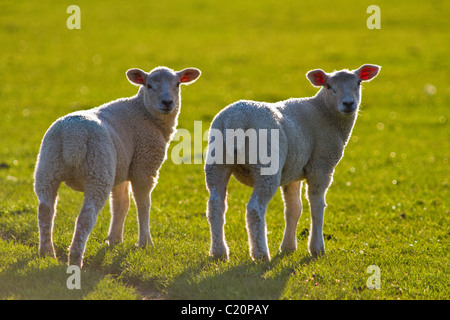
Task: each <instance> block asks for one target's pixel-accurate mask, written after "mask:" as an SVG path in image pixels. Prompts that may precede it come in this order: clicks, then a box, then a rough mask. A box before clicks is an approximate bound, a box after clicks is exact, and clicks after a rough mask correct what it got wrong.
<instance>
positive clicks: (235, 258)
mask: <svg viewBox="0 0 450 320" xmlns="http://www.w3.org/2000/svg"><path fill="white" fill-rule="evenodd" d="M71 4H76V5H78V6H79V7H80V10H81V15H80V17H81V23H80V26H81V29H73V30H71V29H68V28H67V26H66V21H67V19H68V18H69V16H70V14H69V13H67V12H66V9H67V7H68V6H69V5H71ZM372 4H376V5H378V6H379V8H380V17H381V25H380V26H381V28H380V29H369V28H368V27H367V25H366V21H367V19H368V18H369V17H370V14H368V13H367V12H366V9H367V7H368V6H369V5H372ZM0 12H1V13H0V16H1V19H0V47H1V48H2V49H1V50H0V70H1V82H0V299H237V300H239V299H268V300H270V299H274V300H278V299H281V300H285V299H292V300H301V299H330V300H331V299H350V300H354V299H361V300H362V299H370V300H374V299H380V300H396V299H405V300H417V299H426V300H428V299H433V300H444V299H449V298H450V259H449V258H450V254H449V237H450V228H449V223H450V218H449V216H450V215H449V213H450V205H449V204H450V203H449V198H450V195H449V190H448V189H449V186H448V183H449V177H450V167H449V159H448V158H449V156H450V127H449V120H450V111H449V110H450V109H449V106H450V82H449V76H448V72H449V70H450V59H449V58H448V57H449V54H450V23H449V22H448V17H447V15H446V14H445V12H450V3H449V2H448V1H438V0H436V1H405V0H400V1H395V2H392V1H387V0H377V1H376V3H373V2H372V1H366V0H363V1H358V2H351V1H334V2H330V1H321V2H309V1H290V0H288V1H274V0H260V1H237V0H229V1H206V0H189V1H174V0H169V1H135V0H131V1H125V2H120V3H119V2H117V3H116V2H111V1H104V0H100V1H95V2H93V1H86V0H78V1H76V3H74V2H72V1H58V2H57V3H56V2H55V1H49V0H41V1H29V0H27V1H10V0H5V1H1V2H0ZM364 63H373V64H378V65H381V66H382V69H381V72H380V74H379V76H378V77H377V78H376V79H374V80H373V81H372V82H370V83H366V84H364V90H363V95H362V106H361V112H360V115H359V117H358V120H357V123H356V126H355V128H354V130H353V135H352V138H351V139H350V142H349V144H348V145H347V147H346V151H345V156H344V158H343V159H342V161H341V162H340V163H339V165H338V166H337V168H336V172H335V175H334V182H333V184H332V186H331V188H330V189H329V191H328V193H327V203H328V207H327V209H326V212H325V223H324V233H325V235H326V236H325V246H326V251H327V253H326V255H325V256H322V257H320V258H317V259H313V258H311V257H310V255H309V253H308V250H307V237H308V233H309V228H310V214H309V208H308V202H307V199H306V198H305V197H304V196H303V206H304V210H303V214H302V216H301V218H300V221H299V225H298V230H297V235H298V250H297V251H296V252H294V253H292V254H281V253H279V252H278V248H279V245H280V243H281V239H282V235H283V229H284V215H283V203H282V199H281V195H280V192H278V193H277V194H276V196H275V197H274V198H273V200H272V201H271V203H270V204H269V209H268V211H267V214H266V221H267V228H268V239H269V247H270V252H271V256H272V260H271V261H270V262H253V261H252V260H251V259H250V256H249V252H248V242H247V234H246V229H245V220H244V214H245V205H246V203H247V201H248V199H249V196H250V193H251V189H250V188H248V187H245V186H243V185H242V184H239V183H238V182H237V181H236V180H234V179H231V182H230V184H229V192H228V193H229V197H228V211H227V215H226V221H227V223H226V225H225V232H226V237H227V241H228V244H229V246H230V260H229V261H215V260H213V259H211V258H210V257H209V256H208V250H209V244H210V243H209V225H208V221H207V218H206V216H205V211H206V201H207V199H208V193H207V190H206V188H205V182H204V173H203V164H194V163H191V164H188V163H182V164H175V163H174V162H173V161H171V158H170V153H171V150H172V148H173V147H174V145H176V144H177V143H178V142H177V141H173V142H172V144H171V147H170V148H169V153H168V154H169V157H168V159H167V161H166V162H165V163H164V164H163V166H162V168H161V170H160V179H159V183H158V185H157V186H156V188H155V189H154V191H153V193H152V208H151V214H150V230H151V233H152V238H153V241H154V244H155V245H154V246H153V247H151V248H145V249H141V248H138V247H136V245H135V244H136V242H137V218H136V208H135V206H134V203H132V205H131V207H130V211H129V213H128V216H127V219H126V224H125V232H124V242H123V243H122V244H119V245H115V246H113V247H109V246H108V245H107V244H106V243H105V238H106V237H107V232H108V227H109V220H110V213H109V204H106V206H105V208H104V209H103V210H102V212H101V213H100V215H99V217H98V220H97V224H96V227H95V228H94V230H93V232H92V234H91V236H90V238H89V241H88V243H87V248H86V254H85V267H84V268H83V269H82V271H81V289H72V290H70V289H68V287H67V286H66V281H67V279H68V277H69V275H70V274H68V273H67V272H66V271H67V255H68V250H67V248H68V247H69V245H70V242H71V239H72V235H73V229H74V222H75V219H76V217H77V215H78V212H79V210H80V208H81V204H82V199H83V195H82V194H81V193H77V192H75V191H73V190H71V189H69V188H68V187H67V186H65V185H62V186H61V189H60V192H59V204H58V212H57V216H56V219H55V227H54V243H55V249H56V253H57V259H51V258H47V257H39V255H38V239H39V234H38V228H37V206H38V203H37V199H36V196H35V194H34V192H33V171H34V166H35V161H36V157H37V154H38V151H39V146H40V141H41V139H42V137H43V135H44V133H45V131H46V130H47V128H48V127H49V126H50V124H51V123H52V122H53V121H55V120H56V119H57V118H59V117H61V116H63V115H65V114H67V113H69V112H72V111H75V110H81V109H88V108H92V107H95V106H98V105H100V104H102V103H105V102H108V101H111V100H113V99H116V98H119V97H125V96H131V95H134V94H135V93H136V92H137V88H136V87H134V86H132V85H130V83H129V82H128V81H127V79H126V77H125V71H126V70H127V69H129V68H133V67H138V68H141V69H144V70H147V71H149V70H151V69H153V68H154V67H156V66H159V65H165V66H168V67H171V68H173V69H176V70H181V69H182V68H185V67H197V68H199V69H200V70H202V76H201V78H200V79H199V80H198V81H197V82H196V83H195V84H193V85H192V86H189V87H184V88H183V90H182V109H181V114H180V117H179V126H178V127H179V128H184V129H187V130H189V131H190V132H193V130H194V121H201V123H202V129H203V130H207V129H208V127H209V125H210V122H211V120H212V119H213V117H214V115H215V114H216V113H217V112H218V111H219V110H221V109H222V108H224V107H225V106H227V105H228V104H230V103H232V102H234V101H236V100H239V99H253V100H261V101H268V102H275V101H279V100H284V99H287V98H290V97H304V96H311V95H314V94H315V92H316V90H317V89H316V88H313V87H312V86H311V85H310V83H309V81H308V80H307V79H306V77H305V74H306V72H307V71H309V70H312V69H317V68H322V69H323V70H325V71H328V72H331V71H333V70H339V69H343V68H348V69H356V68H358V67H359V66H361V65H362V64H364ZM203 146H204V147H205V146H206V144H205V143H203ZM195 156H197V157H198V156H200V155H199V154H192V160H193V159H194V157H195ZM192 162H193V161H192ZM371 265H375V266H378V267H379V270H380V273H379V275H380V288H379V289H369V288H368V287H367V285H366V283H367V279H368V278H369V277H370V276H371V274H370V273H367V272H366V271H367V269H368V267H369V266H371Z"/></svg>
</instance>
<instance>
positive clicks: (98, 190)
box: [69, 184, 112, 267]
mask: <svg viewBox="0 0 450 320" xmlns="http://www.w3.org/2000/svg"><path fill="white" fill-rule="evenodd" d="M111 188H112V186H108V185H100V184H96V185H95V186H94V185H90V186H88V187H87V188H86V189H85V193H84V202H83V207H82V208H81V212H80V214H79V215H78V218H77V221H76V225H75V233H74V235H73V240H72V244H71V245H70V252H69V265H77V266H80V267H81V266H82V262H83V256H84V251H85V248H86V242H87V240H88V238H89V235H90V233H91V231H92V229H93V228H94V226H95V223H96V221H97V215H98V213H99V212H100V210H101V209H102V208H103V206H104V205H105V202H106V200H107V199H108V196H109V193H110V190H111Z"/></svg>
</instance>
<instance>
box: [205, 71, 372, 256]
mask: <svg viewBox="0 0 450 320" xmlns="http://www.w3.org/2000/svg"><path fill="white" fill-rule="evenodd" d="M380 68H381V67H380V66H377V65H370V64H366V65H363V66H361V67H360V68H359V69H357V70H354V71H348V70H341V71H338V72H333V73H330V74H328V73H325V72H324V71H323V70H320V69H317V70H312V71H309V72H308V73H307V74H306V76H307V78H308V79H309V80H310V82H311V83H312V85H313V86H316V87H321V88H320V90H319V91H318V93H317V94H316V95H315V96H314V97H310V98H302V99H294V98H293V99H288V100H286V101H281V102H277V103H265V102H255V101H238V102H236V103H233V104H231V105H229V106H228V107H226V108H224V109H223V110H221V111H220V112H219V113H218V114H217V115H216V116H215V118H214V119H213V121H212V123H211V128H210V136H209V142H208V150H207V155H206V164H205V176H206V187H207V189H208V191H209V195H210V196H209V200H208V202H207V217H208V221H209V224H210V232H211V247H210V255H211V256H213V257H215V258H225V259H228V258H229V249H228V246H227V244H226V241H225V234H224V225H225V211H226V208H227V204H226V194H227V184H228V181H229V179H230V176H231V175H232V174H233V175H234V176H235V178H236V179H237V180H238V181H240V182H241V183H243V184H245V185H248V186H250V187H253V191H252V194H251V197H250V200H249V202H248V204H247V207H246V227H247V232H248V240H249V247H250V255H251V257H252V259H254V260H270V254H269V250H268V246H267V228H266V222H265V213H266V210H267V205H268V203H269V201H270V200H271V199H272V197H273V196H274V195H275V193H276V191H277V189H278V187H279V186H281V192H282V197H283V200H284V205H285V208H284V215H285V230H284V235H283V240H282V242H281V246H280V250H281V251H294V250H296V249H297V239H296V228H297V223H298V219H299V218H300V215H301V212H302V201H301V188H302V183H303V180H306V183H307V195H308V201H309V204H310V210H311V232H310V236H309V240H308V242H309V252H310V254H311V255H312V256H314V257H317V256H320V255H323V254H324V253H325V245H324V240H323V218H324V210H325V206H326V203H325V194H326V192H327V189H328V187H329V186H330V184H331V182H332V176H333V173H334V168H335V166H336V165H337V164H338V162H339V161H340V159H341V158H342V156H343V153H344V148H345V146H346V144H347V142H348V140H349V138H350V135H351V132H352V129H353V126H354V124H355V120H356V118H357V114H358V109H359V104H360V99H361V98H360V97H361V88H360V83H361V81H370V80H371V79H373V78H374V77H375V76H376V75H377V74H378V72H379V70H380ZM237 130H241V132H243V131H245V133H247V132H249V131H250V130H256V131H257V132H260V134H259V141H258V143H256V142H255V141H253V143H252V142H250V143H248V144H246V145H245V147H244V148H242V145H241V146H239V145H238V146H237V147H236V146H234V149H232V150H229V149H227V150H226V152H225V153H223V157H221V156H220V155H221V154H222V153H220V152H218V150H219V149H220V151H222V150H223V148H226V147H227V145H228V144H226V143H225V141H223V140H222V141H220V138H221V137H227V134H228V136H229V135H230V132H231V133H234V132H235V131H237ZM261 130H263V131H264V132H265V133H267V132H268V130H270V131H271V132H272V135H273V134H274V133H277V134H278V139H277V140H275V142H273V141H272V139H271V140H270V141H268V142H266V144H267V149H268V151H267V154H269V153H272V157H273V156H275V160H277V161H278V163H277V170H276V171H275V172H273V174H263V171H262V169H267V167H268V164H267V162H266V163H263V162H262V161H261V159H258V161H257V162H256V163H251V162H249V159H250V156H252V154H250V155H247V156H245V157H244V158H245V161H241V162H239V161H237V162H236V161H231V162H230V161H225V155H227V156H228V155H230V153H233V152H234V156H235V157H234V159H236V158H238V159H239V156H242V155H241V154H240V153H241V152H248V151H249V150H250V147H252V144H253V148H254V149H253V150H254V151H253V153H255V150H257V149H255V148H256V147H255V146H257V148H259V149H261V148H262V147H261V146H262V144H261V139H264V138H266V139H267V136H265V137H263V136H262V135H261V132H263V131H261ZM245 138H247V139H248V141H249V140H250V138H251V135H250V134H248V135H247V134H246V136H245ZM223 139H224V138H223ZM232 139H233V141H232V142H233V143H234V137H233V138H232ZM241 141H242V140H241ZM233 143H232V144H231V146H233ZM259 151H261V150H259ZM257 153H258V154H260V153H259V152H257ZM234 159H233V160H234Z"/></svg>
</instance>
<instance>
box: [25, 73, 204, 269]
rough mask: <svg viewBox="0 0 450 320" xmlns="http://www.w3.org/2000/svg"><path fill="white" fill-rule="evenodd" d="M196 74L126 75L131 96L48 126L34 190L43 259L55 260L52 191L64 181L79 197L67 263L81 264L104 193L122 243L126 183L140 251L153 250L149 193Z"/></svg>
mask: <svg viewBox="0 0 450 320" xmlns="http://www.w3.org/2000/svg"><path fill="white" fill-rule="evenodd" d="M200 74H201V73H200V70H198V69H195V68H188V69H184V70H182V71H179V72H175V71H173V70H171V69H169V68H166V67H158V68H155V69H153V70H152V71H151V72H149V73H146V72H144V71H142V70H140V69H130V70H128V71H127V72H126V76H127V78H128V80H129V81H130V82H131V83H132V84H134V85H138V86H140V88H139V91H138V93H137V94H136V95H135V96H133V97H130V98H121V99H118V100H115V101H112V102H110V103H107V104H105V105H102V106H100V107H97V108H94V109H91V110H85V111H78V112H74V113H71V114H69V115H67V116H64V117H62V118H60V119H58V120H57V121H56V122H54V123H53V124H52V125H51V126H50V128H49V129H48V131H47V132H46V134H45V136H44V138H43V140H42V144H41V148H40V152H39V156H38V159H37V164H36V171H35V185H34V187H35V192H36V194H37V197H38V199H39V208H38V224H39V233H40V243H39V253H40V254H41V255H46V254H48V255H52V256H55V250H54V247H53V239H52V238H53V237H52V233H53V220H54V216H55V212H56V202H57V192H58V189H59V186H60V184H61V182H63V181H64V182H65V183H66V184H67V185H68V186H69V187H71V188H72V189H74V190H77V191H82V192H84V202H83V207H82V209H81V212H80V214H79V216H78V218H77V222H76V226H75V233H74V236H73V240H72V244H71V246H70V252H69V262H68V263H69V265H78V266H81V265H82V260H83V255H84V250H85V247H86V242H87V239H88V237H89V234H90V232H91V231H92V229H93V227H94V225H95V222H96V219H97V214H98V212H99V211H100V210H101V209H102V208H103V206H104V205H105V202H106V201H107V199H108V196H109V194H110V193H111V225H110V229H109V235H108V242H109V243H110V244H113V243H117V242H121V241H122V232H123V225H124V221H125V217H126V214H127V212H128V209H129V205H130V198H129V185H130V182H131V188H132V192H133V196H134V200H135V202H136V207H137V211H138V221H139V241H138V245H139V246H146V245H147V244H148V245H152V239H151V237H150V230H149V215H150V193H151V191H152V189H153V188H154V186H155V185H156V183H157V180H158V171H159V168H160V167H161V165H162V163H163V162H164V160H165V158H166V151H167V147H168V145H169V142H170V140H171V139H172V137H173V134H174V131H175V129H176V125H177V119H178V114H179V111H180V103H181V95H180V88H179V86H180V84H189V83H192V82H194V81H195V80H196V79H197V78H198V77H199V76H200Z"/></svg>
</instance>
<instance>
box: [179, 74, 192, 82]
mask: <svg viewBox="0 0 450 320" xmlns="http://www.w3.org/2000/svg"><path fill="white" fill-rule="evenodd" d="M189 80H190V78H189V77H188V76H187V75H184V76H182V77H181V78H180V82H188V81H189Z"/></svg>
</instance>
